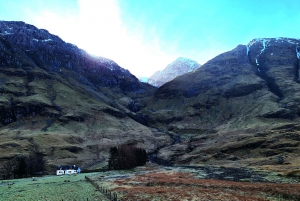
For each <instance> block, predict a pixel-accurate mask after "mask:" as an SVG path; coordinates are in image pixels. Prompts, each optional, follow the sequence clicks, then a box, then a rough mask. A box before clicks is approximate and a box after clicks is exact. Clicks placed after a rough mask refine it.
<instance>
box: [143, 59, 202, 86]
mask: <svg viewBox="0 0 300 201" xmlns="http://www.w3.org/2000/svg"><path fill="white" fill-rule="evenodd" d="M200 66H201V65H200V64H198V63H197V62H196V61H194V60H191V59H187V58H183V57H179V58H177V59H176V60H175V61H173V62H172V63H171V64H169V65H168V66H167V67H166V68H165V69H163V70H161V71H157V72H155V73H154V74H153V75H151V76H150V77H149V79H148V83H149V84H151V85H153V86H156V87H160V86H161V85H163V84H165V83H166V82H169V81H171V80H173V79H174V78H175V77H177V76H180V75H183V74H185V73H188V72H192V71H194V70H195V69H197V68H199V67H200Z"/></svg>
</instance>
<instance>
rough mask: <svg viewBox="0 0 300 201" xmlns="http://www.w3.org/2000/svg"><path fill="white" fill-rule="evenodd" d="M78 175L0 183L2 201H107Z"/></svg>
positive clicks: (81, 175)
mask: <svg viewBox="0 0 300 201" xmlns="http://www.w3.org/2000/svg"><path fill="white" fill-rule="evenodd" d="M91 175H92V174H78V175H70V176H66V175H65V176H63V177H60V176H45V177H38V178H27V179H18V180H7V181H0V200H1V201H2V200H3V201H18V200H20V201H33V200H34V201H37V200H41V201H48V200H49V201H62V200H64V201H66V200H72V201H73V200H78V201H83V200H93V201H97V200H100V201H106V200H108V199H107V198H106V197H105V196H104V195H103V194H102V193H100V192H99V191H95V188H94V187H93V186H92V185H91V184H90V183H89V182H87V181H86V180H85V178H84V177H85V176H91Z"/></svg>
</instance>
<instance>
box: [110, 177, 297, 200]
mask: <svg viewBox="0 0 300 201" xmlns="http://www.w3.org/2000/svg"><path fill="white" fill-rule="evenodd" d="M114 183H115V184H116V185H117V186H118V187H115V188H114V189H113V190H114V191H117V192H118V194H120V193H121V194H123V197H122V200H127V201H129V200H145V201H148V200H149V201H150V200H164V201H167V200H172V201H176V200H178V201H183V200H190V201H192V200H228V201H229V200H230V201H234V200H239V201H263V200H299V199H300V185H299V184H275V183H247V182H233V181H224V180H214V179H197V178H195V177H194V176H193V175H192V174H189V173H183V172H172V173H168V172H152V173H147V174H143V175H137V176H135V177H133V178H127V179H119V180H116V181H115V182H114Z"/></svg>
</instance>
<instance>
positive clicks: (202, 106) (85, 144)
mask: <svg viewBox="0 0 300 201" xmlns="http://www.w3.org/2000/svg"><path fill="white" fill-rule="evenodd" d="M299 44H300V40H297V39H291V38H262V39H254V40H252V41H250V42H249V44H248V45H238V46H237V47H236V48H235V49H233V50H231V51H228V52H225V53H223V54H220V55H218V56H217V57H215V58H213V59H212V60H210V61H208V62H207V63H206V64H204V65H203V66H201V68H197V69H196V70H194V71H192V72H189V73H186V74H183V75H181V76H178V77H176V78H174V79H173V80H171V81H169V82H167V83H165V84H163V85H162V86H160V87H159V88H156V87H154V86H151V85H150V84H147V83H142V82H140V81H139V80H138V79H137V78H136V77H135V76H133V75H132V74H131V73H130V72H129V71H128V70H125V69H123V68H122V67H120V66H119V65H118V64H117V63H115V62H114V61H112V60H110V59H107V58H103V57H93V56H91V55H89V54H87V53H86V52H85V51H84V50H81V49H79V48H78V47H76V46H75V45H72V44H69V43H66V42H64V41H63V40H62V39H60V38H59V37H58V36H55V35H52V34H50V33H49V32H48V31H46V30H43V29H38V28H36V27H34V26H32V25H29V24H26V23H24V22H6V21H0V93H1V96H0V139H1V140H0V167H3V164H5V163H6V162H7V161H9V160H12V159H13V158H16V157H23V156H28V155H29V154H30V153H31V152H38V153H39V154H42V155H44V156H45V159H46V161H47V172H48V173H52V172H53V171H54V169H55V168H56V166H57V165H68V164H76V165H77V166H80V167H81V168H83V169H98V168H100V167H102V166H104V165H106V164H107V160H108V157H109V149H110V147H112V146H117V145H120V144H134V145H137V146H138V147H142V148H145V149H146V150H147V152H148V154H149V157H150V159H151V161H154V162H155V161H156V162H158V163H161V164H170V165H195V166H198V165H205V166H206V165H213V166H223V167H228V166H232V167H252V168H259V169H265V170H268V171H269V170H272V171H279V172H281V173H283V174H290V173H292V174H299V170H298V168H299V165H300V164H299V162H300V161H299V153H300V147H299V145H300V124H299V122H300V118H299V116H300V106H299V105H300V104H299V102H300V83H299V82H300V80H299V58H300V47H299Z"/></svg>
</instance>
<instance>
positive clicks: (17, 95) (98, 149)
mask: <svg viewBox="0 0 300 201" xmlns="http://www.w3.org/2000/svg"><path fill="white" fill-rule="evenodd" d="M154 90H155V88H154V87H152V86H150V85H148V84H145V83H141V82H139V81H138V79H137V78H136V77H135V76H133V75H132V74H130V72H129V71H127V70H125V69H123V68H121V67H120V66H118V65H117V64H116V63H115V62H113V61H112V60H109V59H105V58H101V57H92V56H90V55H88V54H87V53H86V52H84V51H83V50H81V49H79V48H77V47H76V46H74V45H72V44H68V43H65V42H64V41H63V40H61V39H60V38H59V37H57V36H54V35H52V34H50V33H49V32H48V31H46V30H40V29H37V28H36V27H34V26H32V25H28V24H25V23H24V22H5V21H0V92H1V96H0V117H1V118H0V123H1V124H0V139H1V142H0V165H2V164H4V163H5V162H6V161H7V160H9V159H12V158H14V157H17V156H22V155H27V154H28V153H29V152H30V151H33V150H35V151H38V152H41V153H42V154H44V155H45V156H46V159H47V162H48V166H47V167H48V169H49V168H50V169H51V168H54V167H56V166H57V165H61V164H77V165H78V166H81V167H83V168H96V167H97V165H101V164H105V161H106V159H107V157H108V151H109V148H110V147H111V146H115V145H118V144H123V143H130V144H136V145H138V146H141V147H144V148H146V149H147V150H153V149H154V148H155V147H156V146H157V145H160V144H164V143H166V142H168V141H169V137H167V136H165V135H163V134H161V135H157V134H159V132H158V131H155V130H153V129H152V130H151V129H150V128H148V127H146V126H144V125H145V124H146V122H145V121H144V119H143V116H141V115H138V114H136V112H138V111H139V110H140V109H141V108H143V107H144V106H145V104H146V102H147V99H148V97H150V96H151V95H152V94H153V93H154ZM143 124H144V125H143Z"/></svg>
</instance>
